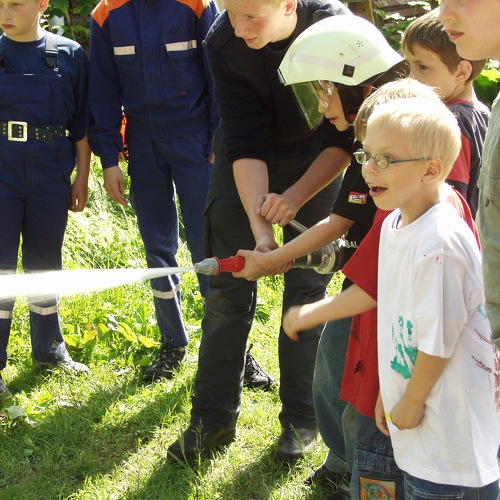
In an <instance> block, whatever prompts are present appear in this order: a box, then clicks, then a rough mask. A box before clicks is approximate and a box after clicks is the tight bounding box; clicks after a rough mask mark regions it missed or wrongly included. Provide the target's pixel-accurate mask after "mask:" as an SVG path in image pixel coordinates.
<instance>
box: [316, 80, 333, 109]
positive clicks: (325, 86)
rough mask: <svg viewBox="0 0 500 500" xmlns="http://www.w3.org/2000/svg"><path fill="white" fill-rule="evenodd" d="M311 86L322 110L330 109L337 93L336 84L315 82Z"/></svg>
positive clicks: (323, 81)
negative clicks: (333, 97) (331, 101)
mask: <svg viewBox="0 0 500 500" xmlns="http://www.w3.org/2000/svg"><path fill="white" fill-rule="evenodd" d="M311 86H312V88H313V90H314V93H315V94H316V98H317V99H318V103H319V105H320V106H321V107H322V108H328V105H329V104H330V99H331V97H332V95H333V94H334V93H335V84H334V83H333V82H330V81H328V80H315V81H312V82H311Z"/></svg>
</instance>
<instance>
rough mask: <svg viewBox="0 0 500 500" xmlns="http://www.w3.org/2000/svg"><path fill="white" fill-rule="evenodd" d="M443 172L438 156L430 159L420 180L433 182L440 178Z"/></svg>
mask: <svg viewBox="0 0 500 500" xmlns="http://www.w3.org/2000/svg"><path fill="white" fill-rule="evenodd" d="M442 174H443V162H442V161H441V160H440V159H439V158H433V159H432V160H430V161H429V162H428V163H427V165H426V168H425V172H424V175H423V176H422V182H435V181H436V180H441V177H442Z"/></svg>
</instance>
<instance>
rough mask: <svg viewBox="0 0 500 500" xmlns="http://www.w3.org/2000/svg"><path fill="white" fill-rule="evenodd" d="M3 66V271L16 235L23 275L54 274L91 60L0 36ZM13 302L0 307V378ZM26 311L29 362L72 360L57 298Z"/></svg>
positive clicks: (62, 45) (13, 263)
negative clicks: (28, 320) (64, 337)
mask: <svg viewBox="0 0 500 500" xmlns="http://www.w3.org/2000/svg"><path fill="white" fill-rule="evenodd" d="M0 58H1V61H0V152H1V160H0V213H1V214H2V228H1V231H0V271H1V272H9V273H12V272H15V271H16V267H17V255H18V250H19V243H20V237H21V235H22V266H23V269H24V271H25V272H34V271H46V270H59V269H61V268H62V244H63V237H64V232H65V230H66V223H67V218H68V208H69V207H70V204H71V179H70V176H71V172H72V171H73V169H74V167H75V146H74V142H77V141H79V140H81V139H83V138H84V137H85V134H86V131H87V130H86V129H87V126H88V115H89V113H88V109H87V80H88V58H87V56H86V54H85V52H84V50H83V49H82V48H81V47H80V46H79V45H78V44H77V43H75V42H73V41H72V40H68V39H67V38H63V37H60V36H56V35H53V34H52V33H46V34H45V36H44V37H43V38H41V39H40V40H36V41H33V42H15V41H13V40H10V39H9V38H7V37H6V36H5V35H2V37H0ZM43 131H49V132H50V136H46V135H44V132H43ZM66 131H68V136H66ZM37 135H38V137H39V138H38V139H37V138H36V136H37ZM40 137H42V138H40ZM50 137H51V139H50ZM14 301H15V299H13V300H12V301H5V302H2V303H0V370H2V369H3V368H5V364H6V361H7V343H8V340H9V335H10V327H11V322H12V310H13V307H14ZM28 305H29V310H30V333H31V345H32V354H33V359H34V360H36V361H40V362H47V363H55V362H57V361H62V360H67V359H69V358H70V356H69V354H68V352H67V350H66V346H65V343H64V340H63V337H62V333H61V328H60V324H59V314H58V301H57V297H55V296H54V297H50V298H47V297H44V298H43V300H40V298H36V297H28Z"/></svg>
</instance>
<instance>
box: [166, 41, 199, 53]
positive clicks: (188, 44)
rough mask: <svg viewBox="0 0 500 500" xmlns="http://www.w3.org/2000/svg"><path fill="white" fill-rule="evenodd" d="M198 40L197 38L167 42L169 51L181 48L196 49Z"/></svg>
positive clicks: (177, 50)
mask: <svg viewBox="0 0 500 500" xmlns="http://www.w3.org/2000/svg"><path fill="white" fill-rule="evenodd" d="M197 45H198V42H197V41H196V40H187V41H186V42H174V43H166V44H165V48H166V49H167V52H179V51H181V50H189V49H196V47H197Z"/></svg>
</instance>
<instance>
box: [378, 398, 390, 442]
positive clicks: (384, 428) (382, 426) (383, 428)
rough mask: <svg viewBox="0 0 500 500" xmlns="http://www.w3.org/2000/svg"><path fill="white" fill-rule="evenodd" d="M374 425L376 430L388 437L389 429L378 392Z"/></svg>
mask: <svg viewBox="0 0 500 500" xmlns="http://www.w3.org/2000/svg"><path fill="white" fill-rule="evenodd" d="M375 424H376V425H377V429H378V430H379V431H380V432H381V433H382V434H384V435H385V436H390V433H389V427H388V425H387V415H386V414H385V410H384V403H382V398H381V396H380V391H379V393H378V396H377V402H376V404H375Z"/></svg>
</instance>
